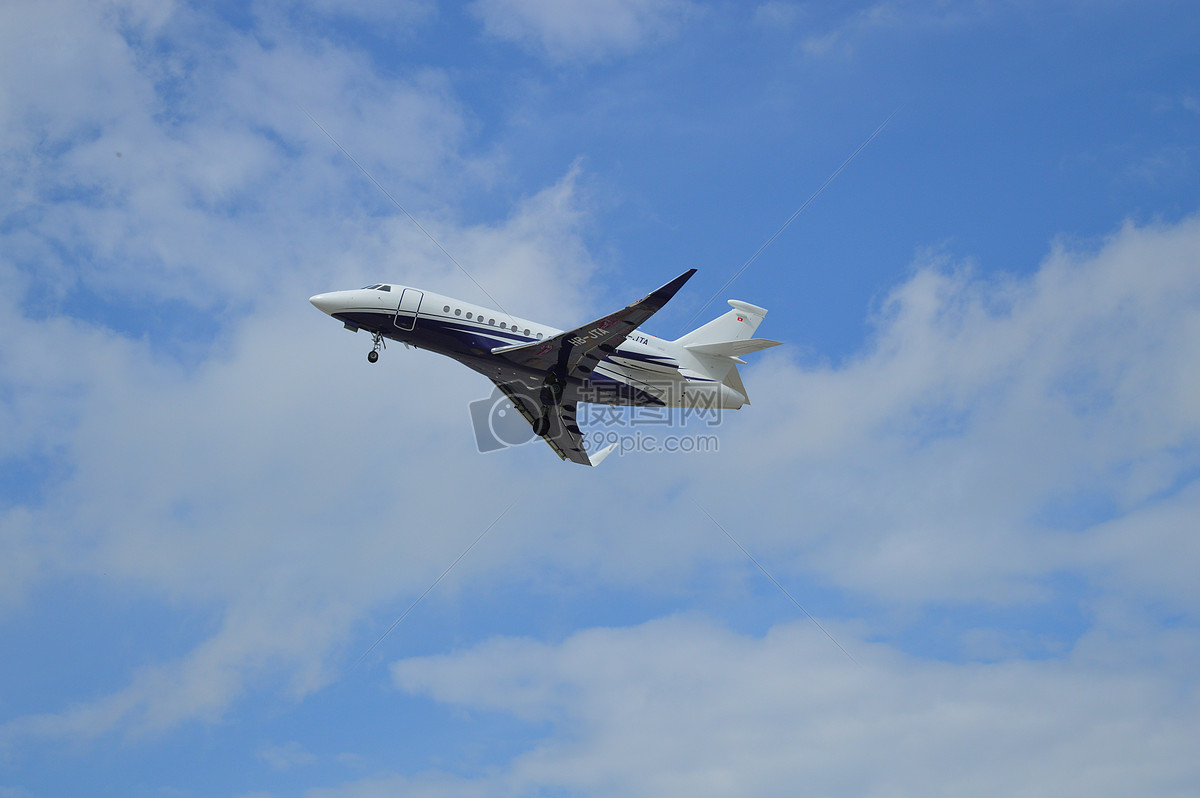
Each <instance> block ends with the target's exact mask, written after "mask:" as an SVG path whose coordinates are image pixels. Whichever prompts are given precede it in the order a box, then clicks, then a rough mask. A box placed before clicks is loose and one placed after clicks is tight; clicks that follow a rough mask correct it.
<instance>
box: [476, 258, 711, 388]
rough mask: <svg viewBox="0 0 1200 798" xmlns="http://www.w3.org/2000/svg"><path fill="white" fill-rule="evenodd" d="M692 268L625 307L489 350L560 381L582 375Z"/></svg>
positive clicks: (688, 275)
mask: <svg viewBox="0 0 1200 798" xmlns="http://www.w3.org/2000/svg"><path fill="white" fill-rule="evenodd" d="M695 273H696V270H695V269H688V270H687V271H686V272H684V273H683V274H681V275H679V276H678V277H676V278H675V279H674V280H672V281H671V282H669V283H667V284H666V285H664V286H663V287H662V288H659V289H658V290H656V291H651V292H650V294H648V295H647V296H646V298H645V299H639V300H638V301H637V302H634V303H633V304H632V305H629V306H628V307H626V308H624V309H622V310H618V311H617V312H616V313H610V314H608V315H607V316H604V317H603V318H599V319H596V320H595V321H593V322H591V323H590V324H585V325H583V326H582V327H576V328H575V329H574V330H568V331H567V332H564V333H559V334H558V335H556V336H554V337H553V338H547V339H546V340H544V341H534V342H533V343H528V344H517V345H516V346H501V347H498V348H496V349H493V350H492V354H493V355H498V356H500V357H502V358H504V359H505V360H507V361H509V362H510V363H513V364H515V365H517V366H520V367H523V368H525V369H530V370H533V371H539V372H544V373H546V374H554V375H556V376H557V377H558V378H559V379H560V380H562V381H563V382H566V381H567V380H570V379H585V378H587V376H588V375H589V374H591V373H592V369H594V368H595V367H596V364H597V363H599V362H600V361H601V360H603V359H604V358H606V357H608V356H609V355H610V354H612V353H613V352H614V351H615V350H616V348H617V347H618V346H620V345H621V342H622V341H624V340H625V339H626V338H627V337H628V336H629V334H630V333H631V332H633V331H634V330H636V329H637V328H638V327H640V326H641V325H642V324H644V323H645V321H646V319H648V318H650V317H651V316H653V315H654V314H655V313H657V312H658V311H660V310H662V307H663V305H665V304H667V302H668V301H669V300H670V299H671V297H673V296H675V293H676V292H677V291H678V290H679V289H680V288H682V287H683V284H684V283H686V282H687V281H688V280H689V279H691V276H692V275H693V274H695Z"/></svg>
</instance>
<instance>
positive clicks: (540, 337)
mask: <svg viewBox="0 0 1200 798" xmlns="http://www.w3.org/2000/svg"><path fill="white" fill-rule="evenodd" d="M537 339H538V340H539V341H540V340H542V334H541V333H538V334H537Z"/></svg>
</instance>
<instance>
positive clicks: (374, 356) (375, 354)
mask: <svg viewBox="0 0 1200 798" xmlns="http://www.w3.org/2000/svg"><path fill="white" fill-rule="evenodd" d="M371 341H372V343H373V344H374V346H372V347H371V351H370V352H367V362H368V363H374V362H375V361H377V360H379V349H380V347H383V348H384V349H387V341H385V340H383V333H377V332H376V333H371Z"/></svg>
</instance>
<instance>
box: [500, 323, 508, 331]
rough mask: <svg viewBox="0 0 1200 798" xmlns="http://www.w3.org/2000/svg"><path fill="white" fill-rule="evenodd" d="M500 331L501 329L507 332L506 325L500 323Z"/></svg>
mask: <svg viewBox="0 0 1200 798" xmlns="http://www.w3.org/2000/svg"><path fill="white" fill-rule="evenodd" d="M500 329H501V330H507V329H508V325H507V324H505V323H504V322H500Z"/></svg>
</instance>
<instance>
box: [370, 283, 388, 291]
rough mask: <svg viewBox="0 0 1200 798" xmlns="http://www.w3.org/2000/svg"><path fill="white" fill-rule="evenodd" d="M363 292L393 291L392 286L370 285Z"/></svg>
mask: <svg viewBox="0 0 1200 798" xmlns="http://www.w3.org/2000/svg"><path fill="white" fill-rule="evenodd" d="M363 290H364V291H391V290H392V287H391V286H390V285H384V284H383V283H375V285H368V286H367V287H366V288H364V289H363Z"/></svg>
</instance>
